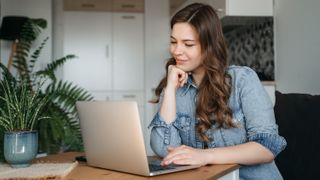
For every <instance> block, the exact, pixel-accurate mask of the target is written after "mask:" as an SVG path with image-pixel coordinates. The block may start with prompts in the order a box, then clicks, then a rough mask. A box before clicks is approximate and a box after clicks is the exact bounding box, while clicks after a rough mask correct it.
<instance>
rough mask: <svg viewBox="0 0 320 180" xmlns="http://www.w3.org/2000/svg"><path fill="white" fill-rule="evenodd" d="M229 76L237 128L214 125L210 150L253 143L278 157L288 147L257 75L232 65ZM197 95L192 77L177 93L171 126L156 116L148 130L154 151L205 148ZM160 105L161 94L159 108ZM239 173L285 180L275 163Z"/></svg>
mask: <svg viewBox="0 0 320 180" xmlns="http://www.w3.org/2000/svg"><path fill="white" fill-rule="evenodd" d="M228 73H229V75H230V76H231V78H232V79H231V82H232V92H231V95H230V99H229V106H230V108H231V110H232V112H233V121H234V122H235V123H236V124H237V125H238V127H237V128H223V127H222V128H218V127H217V126H216V125H213V126H212V127H211V128H210V129H209V130H208V131H207V132H206V134H207V135H208V136H209V137H210V138H211V139H213V141H212V142H210V143H208V144H207V146H208V148H215V147H227V146H234V145H238V144H243V143H246V142H250V141H254V142H257V143H260V144H261V145H263V146H264V147H266V148H268V149H269V150H270V151H271V152H272V153H273V154H274V156H276V155H278V154H279V153H280V152H281V151H282V150H283V149H284V148H285V147H286V141H285V139H284V138H283V137H281V136H279V135H278V126H277V125H276V123H275V116H274V112H273V104H272V102H271V100H270V97H269V95H268V94H267V92H266V91H265V89H264V87H263V86H262V85H261V83H260V80H259V78H258V76H257V75H256V73H255V72H254V71H253V70H252V69H250V68H248V67H240V66H230V67H229V68H228ZM196 96H197V87H196V86H195V85H194V84H193V83H192V79H191V78H189V79H188V82H187V84H186V85H184V86H183V87H181V88H179V89H178V90H177V92H176V112H177V115H176V119H175V120H174V121H173V122H172V123H171V124H166V122H165V121H164V120H163V119H162V117H161V116H160V114H159V112H158V113H156V115H155V116H154V118H153V120H152V122H151V124H150V126H149V127H152V130H151V148H152V149H153V151H154V152H155V153H156V154H157V155H159V156H161V157H164V156H166V155H167V153H168V152H167V150H166V149H167V147H168V146H173V147H177V146H180V145H182V144H184V145H187V146H191V147H193V148H202V149H203V148H204V142H203V141H202V140H201V139H200V138H199V137H198V135H197V132H196V129H195V126H196V123H197V120H196V117H195V114H196V112H195V109H196V107H195V101H196ZM161 102H162V95H161V96H160V102H159V105H160V104H161ZM159 107H160V106H159ZM235 153H237V152H235ZM239 174H240V179H246V180H248V179H259V180H262V179H272V180H277V179H282V176H281V174H280V172H279V170H278V168H277V166H276V165H275V163H274V161H273V162H271V163H265V164H258V165H250V166H247V165H242V166H241V168H240V170H239Z"/></svg>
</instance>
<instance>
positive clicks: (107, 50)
mask: <svg viewBox="0 0 320 180" xmlns="http://www.w3.org/2000/svg"><path fill="white" fill-rule="evenodd" d="M106 56H107V58H109V45H107V46H106Z"/></svg>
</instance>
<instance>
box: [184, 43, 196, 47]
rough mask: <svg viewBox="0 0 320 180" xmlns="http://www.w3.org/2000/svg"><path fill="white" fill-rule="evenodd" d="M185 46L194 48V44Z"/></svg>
mask: <svg viewBox="0 0 320 180" xmlns="http://www.w3.org/2000/svg"><path fill="white" fill-rule="evenodd" d="M185 46H187V47H192V46H194V44H185Z"/></svg>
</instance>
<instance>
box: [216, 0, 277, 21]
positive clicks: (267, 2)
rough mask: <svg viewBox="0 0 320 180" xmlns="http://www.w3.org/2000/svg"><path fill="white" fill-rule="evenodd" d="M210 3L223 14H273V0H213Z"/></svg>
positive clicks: (220, 15)
mask: <svg viewBox="0 0 320 180" xmlns="http://www.w3.org/2000/svg"><path fill="white" fill-rule="evenodd" d="M210 4H211V5H212V6H213V7H214V8H215V9H216V10H217V12H218V15H219V17H220V18H222V17H223V16H226V15H228V16H273V0H211V1H210Z"/></svg>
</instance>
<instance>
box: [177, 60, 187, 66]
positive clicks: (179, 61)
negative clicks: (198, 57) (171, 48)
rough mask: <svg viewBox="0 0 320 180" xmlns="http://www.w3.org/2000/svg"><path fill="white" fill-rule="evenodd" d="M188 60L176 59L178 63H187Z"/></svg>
mask: <svg viewBox="0 0 320 180" xmlns="http://www.w3.org/2000/svg"><path fill="white" fill-rule="evenodd" d="M186 62H187V60H181V59H176V63H177V65H179V64H184V63H186Z"/></svg>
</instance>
